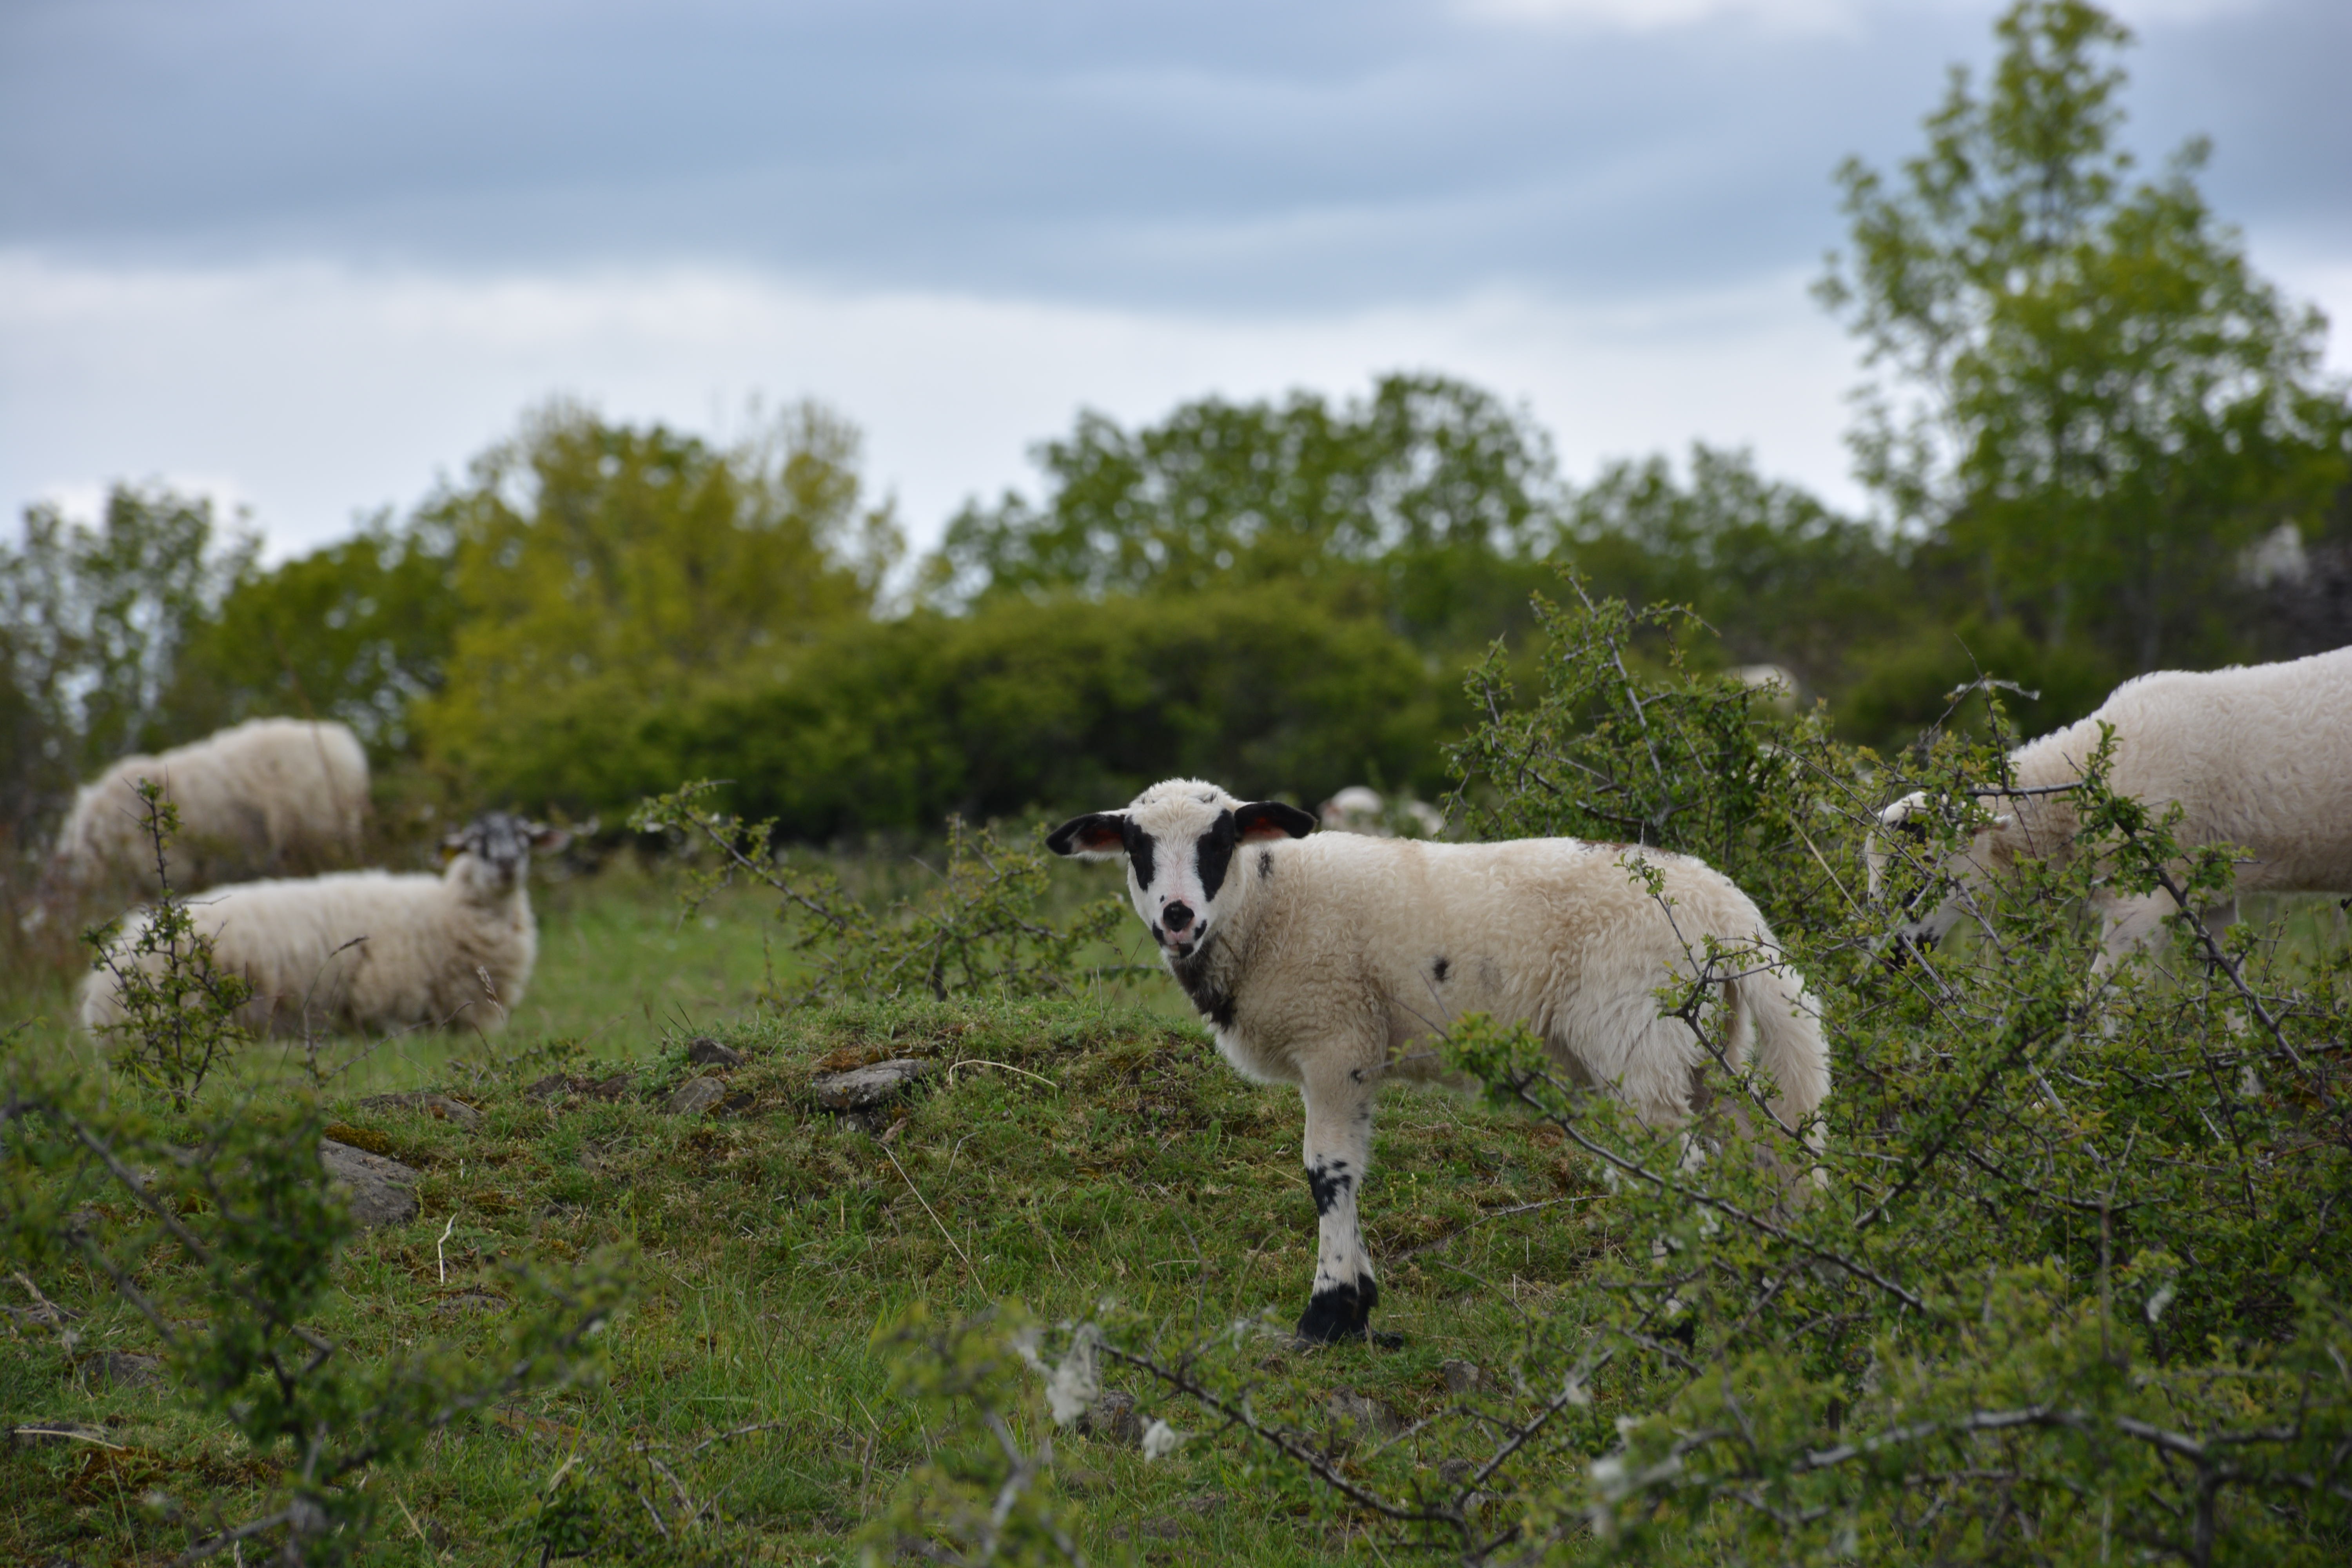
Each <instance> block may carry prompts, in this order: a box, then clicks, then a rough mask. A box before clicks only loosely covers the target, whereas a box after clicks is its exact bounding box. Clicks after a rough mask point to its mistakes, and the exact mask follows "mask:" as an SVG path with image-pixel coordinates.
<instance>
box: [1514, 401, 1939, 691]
mask: <svg viewBox="0 0 2352 1568" xmlns="http://www.w3.org/2000/svg"><path fill="white" fill-rule="evenodd" d="M1560 553H1562V554H1564V555H1565V556H1566V557H1567V558H1568V559H1569V560H1570V561H1571V562H1573V563H1574V564H1575V566H1576V569H1577V570H1578V572H1579V573H1580V574H1582V575H1583V576H1584V578H1585V579H1586V580H1587V581H1588V582H1590V583H1591V585H1592V587H1593V588H1594V590H1595V591H1596V592H1598V593H1601V594H1604V595H1614V596H1617V597H1620V598H1622V599H1625V600H1626V601H1627V602H1628V603H1630V604H1632V605H1635V606H1637V607H1642V606H1653V605H1690V606H1691V607H1692V608H1694V609H1696V611H1698V613H1699V615H1700V616H1702V617H1703V618H1704V619H1705V620H1706V623H1707V624H1708V625H1709V626H1713V627H1714V628H1715V630H1716V631H1717V634H1718V635H1719V636H1720V637H1721V639H1722V641H1721V647H1722V648H1723V651H1724V652H1725V653H1727V655H1729V657H1730V658H1734V659H1738V660H1746V661H1767V660H1769V661H1771V662H1775V663H1781V664H1786V665H1788V666H1790V668H1792V669H1793V670H1794V671H1795V672H1796V674H1797V675H1798V676H1799V678H1800V679H1802V680H1803V681H1804V682H1805V684H1806V686H1807V687H1808V688H1811V689H1817V690H1819V689H1831V688H1833V687H1837V686H1840V685H1843V682H1844V681H1845V679H1847V678H1848V677H1849V676H1850V675H1851V673H1852V671H1851V670H1850V669H1849V668H1847V667H1848V665H1849V663H1850V662H1851V661H1850V655H1851V654H1852V653H1853V650H1854V649H1855V648H1856V647H1857V646H1866V645H1868V644H1870V643H1871V642H1873V641H1874V640H1876V639H1879V638H1882V637H1885V636H1886V635H1887V634H1888V633H1889V632H1890V631H1892V630H1893V629H1895V623H1896V622H1897V621H1898V619H1899V617H1900V616H1901V615H1902V611H1903V606H1904V604H1905V595H1904V594H1903V592H1902V585H1903V583H1904V573H1905V567H1906V562H1905V559H1904V552H1902V551H1901V550H1900V549H1899V548H1897V547H1896V544H1895V542H1893V541H1890V540H1889V539H1888V538H1887V537H1886V536H1885V533H1884V532H1883V531H1879V530H1877V529H1874V528H1872V527H1871V526H1870V525H1868V524H1867V523H1864V522H1860V521H1855V520H1853V519H1852V518H1847V517H1842V516H1840V515H1839V514H1838V513H1836V512H1835V511H1832V510H1831V509H1830V508H1828V507H1827V506H1825V505H1823V504H1822V501H1821V500H1819V499H1818V498H1816V497H1814V496H1812V495H1810V494H1808V493H1807V492H1806V491H1804V490H1802V489H1799V488H1798V487H1797V486H1795V485H1790V484H1785V483H1782V482H1780V481H1778V480H1774V479H1766V478H1764V477H1763V476H1762V475H1760V474H1759V473H1758V472H1757V471H1756V465H1755V461H1754V459H1753V458H1751V457H1750V456H1749V455H1748V453H1746V452H1722V451H1717V450H1715V449H1713V448H1711V447H1706V446H1704V445H1700V446H1696V447H1693V448H1692V449H1691V457H1690V465H1689V480H1688V482H1687V483H1684V482H1682V481H1681V480H1679V479H1677V478H1676V476H1675V469H1674V467H1673V465H1671V464H1670V463H1668V462H1667V460H1666V459H1665V458H1646V459H1644V460H1643V461H1640V462H1632V461H1621V462H1616V463H1612V464H1609V465H1608V466H1607V467H1605V468H1602V469H1601V474H1600V476H1599V477H1598V478H1597V479H1595V480H1594V481H1593V483H1592V484H1591V486H1590V487H1589V488H1587V489H1581V490H1579V491H1578V492H1577V494H1576V496H1575V499H1574V500H1573V501H1572V502H1571V503H1570V508H1569V511H1568V518H1567V522H1566V526H1565V528H1564V530H1563V542H1562V548H1561V551H1560Z"/></svg>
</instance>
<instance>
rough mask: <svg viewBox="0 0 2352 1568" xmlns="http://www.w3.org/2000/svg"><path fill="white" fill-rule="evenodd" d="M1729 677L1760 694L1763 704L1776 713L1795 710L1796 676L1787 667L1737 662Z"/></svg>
mask: <svg viewBox="0 0 2352 1568" xmlns="http://www.w3.org/2000/svg"><path fill="white" fill-rule="evenodd" d="M1730 675H1731V679H1734V680H1736V681H1738V682H1739V684H1740V685H1742V686H1745V687H1746V688H1748V689H1749V690H1750V691H1755V692H1759V693H1761V694H1762V697H1763V700H1764V705H1765V706H1766V707H1768V708H1769V709H1771V710H1773V711H1774V712H1776V713H1794V712H1795V711H1796V710H1797V678H1796V677H1795V676H1794V675H1792V674H1790V672H1789V669H1788V667H1787V666H1785V665H1778V664H1738V665H1734V666H1732V668H1731V670H1730Z"/></svg>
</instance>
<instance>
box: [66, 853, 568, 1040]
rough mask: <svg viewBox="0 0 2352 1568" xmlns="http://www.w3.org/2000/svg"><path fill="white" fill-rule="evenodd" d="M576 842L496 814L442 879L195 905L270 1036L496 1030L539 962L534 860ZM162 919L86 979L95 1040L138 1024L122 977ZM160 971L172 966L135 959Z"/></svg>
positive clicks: (124, 939) (201, 899)
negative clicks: (127, 1019)
mask: <svg viewBox="0 0 2352 1568" xmlns="http://www.w3.org/2000/svg"><path fill="white" fill-rule="evenodd" d="M570 837H571V836H570V835H569V834H567V833H565V832H563V831H562V830H561V829H557V828H550V827H541V826H538V825H536V824H533V823H529V822H525V821H523V820H521V819H520V818H519V817H513V816H507V815H506V814H505V813H503V812H491V813H488V814H487V815H485V816H481V817H479V818H478V819H476V820H475V822H474V823H473V824H472V825H471V826H468V827H467V828H466V829H465V830H464V831H463V832H462V833H457V834H454V835H452V836H451V837H450V838H449V839H448V840H447V842H446V844H445V846H444V847H445V848H446V849H449V850H453V851H455V858H453V859H452V860H451V861H450V862H449V864H448V866H447V868H446V869H444V870H443V871H442V873H441V874H440V875H439V876H437V877H436V876H431V875H427V874H423V873H415V874H410V875H404V876H402V875H394V874H393V873H391V872H388V871H346V872H341V873H340V874H337V875H334V876H329V877H311V878H306V879H299V880H291V879H289V880H280V881H269V882H247V883H242V884H239V885H237V886H235V887H228V888H215V889H212V890H211V891H209V892H205V893H200V894H197V895H196V896H194V898H191V899H190V900H188V912H189V914H190V916H191V917H192V918H193V919H194V921H195V923H196V927H197V929H198V930H199V931H202V932H203V933H204V934H205V936H207V937H208V938H210V939H211V941H212V943H213V957H214V962H215V964H216V965H217V966H218V967H219V968H220V969H222V970H224V971H227V972H233V973H237V974H240V975H243V976H244V977H245V979H246V980H247V983H248V984H251V985H252V987H253V995H252V998H251V1000H250V1001H248V1002H247V1005H246V1006H245V1009H244V1021H245V1023H246V1024H247V1026H248V1027H250V1028H252V1029H253V1030H254V1031H255V1032H256V1033H257V1034H267V1033H277V1034H306V1033H310V1032H312V1031H320V1032H324V1031H326V1030H330V1029H347V1030H352V1031H354V1032H358V1031H368V1030H389V1029H404V1028H452V1027H482V1028H493V1027H496V1026H498V1025H499V1024H500V1023H502V1022H503V1021H504V1020H505V1017H506V1015H507V1014H508V1013H509V1011H511V1010H512V1009H513V1008H514V1007H515V1006H516V1005H517V1004H519V1003H520V1001H521V1000H522V994H523V989H524V987H525V986H526V985H528V984H530V971H531V965H532V963H533V962H534V961H535V960H536V959H537V957H538V954H539V932H538V929H537V928H536V926H534V925H533V923H532V921H531V913H530V889H528V887H527V886H526V885H525V884H526V882H527V879H528V877H529V872H530V856H531V851H532V850H534V849H537V850H540V851H541V852H547V851H551V850H555V849H560V848H562V847H563V845H564V844H565V843H566V842H568V841H569V839H570ZM149 918H150V917H149V916H148V915H147V914H145V913H144V912H142V913H138V914H134V915H133V916H132V917H131V920H130V921H127V922H126V924H125V929H124V931H122V932H121V934H120V935H119V936H117V937H116V938H115V940H114V941H113V942H111V943H110V945H109V948H108V952H107V956H106V957H105V958H104V959H102V960H101V961H100V964H99V966H98V967H97V968H96V969H95V971H94V972H93V973H91V974H90V976H89V979H88V980H87V981H86V982H84V984H83V985H82V993H81V1021H82V1025H83V1026H84V1027H85V1028H88V1029H89V1030H90V1031H91V1032H92V1033H97V1032H99V1031H100V1030H104V1029H109V1028H112V1027H115V1026H120V1025H121V1023H122V1022H123V1020H124V1009H123V1005H122V987H121V979H120V975H119V973H118V972H119V971H120V970H121V969H123V968H125V967H127V966H128V965H129V964H130V963H132V962H134V959H133V956H132V954H131V949H132V947H133V945H134V944H135V943H136V942H137V941H138V938H139V934H140V932H141V931H143V930H144V929H145V927H146V923H147V921H148V919H149ZM135 962H137V963H140V964H141V965H142V967H143V968H145V969H146V970H147V971H148V972H149V973H156V972H158V971H159V970H160V968H161V964H162V960H161V958H160V956H159V955H156V954H149V955H146V956H145V957H143V958H140V959H137V960H135Z"/></svg>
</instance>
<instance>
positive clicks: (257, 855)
mask: <svg viewBox="0 0 2352 1568" xmlns="http://www.w3.org/2000/svg"><path fill="white" fill-rule="evenodd" d="M142 779H152V780H153V781H154V782H155V783H156V784H158V785H159V786H161V788H162V790H163V797H164V798H165V799H166V800H169V801H170V802H171V803H172V804H173V805H175V806H177V807H178V808H179V812H180V834H179V839H178V842H177V845H176V846H175V853H174V855H173V859H174V862H175V879H179V876H180V875H184V876H185V878H186V879H187V880H188V881H191V882H198V881H210V880H215V879H218V878H220V877H223V876H236V875H246V876H250V875H253V874H255V873H257V872H264V871H270V870H276V869H280V868H287V867H289V866H290V867H293V868H301V869H310V868H313V867H314V865H315V863H317V862H320V861H327V860H333V859H339V858H345V859H347V858H350V857H352V855H353V854H355V853H356V851H357V850H358V847H359V842H360V829H361V826H362V817H363V816H364V815H365V812H366V807H367V799H368V765H367V753H366V752H364V751H362V750H361V748H360V742H359V739H358V737H357V736H355V735H353V734H352V732H351V731H350V730H349V729H347V728H346V727H344V726H343V725H341V724H335V723H317V724H314V723H306V722H304V721H300V720H295V719H253V720H248V721H246V722H245V723H242V724H239V725H236V727H235V728H233V729H227V730H222V731H217V732H215V733H214V734H211V735H208V736H206V737H205V739H203V740H201V741H195V742H191V743H189V744H187V745H184V746H178V747H174V748H173V750H171V751H168V752H163V754H162V755H160V756H152V757H150V756H131V757H123V758H121V759H120V760H119V761H117V762H115V763H113V764H111V765H110V766H109V767H108V768H107V770H106V771H105V772H104V773H100V775H99V776H98V777H97V778H96V779H93V780H92V781H91V782H89V784H84V785H83V786H82V787H81V788H80V789H79V791H77V792H76V794H75V795H74V804H73V809H72V811H71V812H69V813H68V815H67V817H66V821H65V826H63V827H62V828H61V829H59V831H58V842H57V847H56V848H55V849H54V850H53V851H52V852H51V855H50V866H49V873H48V885H49V888H50V889H51V890H52V891H53V892H61V891H63V890H65V889H73V890H75V891H79V892H90V891H95V890H97V889H100V888H102V887H105V886H106V885H107V884H109V883H128V885H129V886H130V887H131V888H132V889H136V890H138V891H141V892H143V893H145V894H148V895H150V896H152V895H153V894H154V893H156V892H159V891H161V885H160V884H159V883H158V882H157V881H156V876H155V852H154V847H153V845H152V842H151V841H150V840H149V838H148V837H147V830H146V826H145V819H146V809H145V807H144V806H143V805H142V803H141V801H140V799H139V796H138V794H137V786H138V784H139V781H140V780H142ZM177 868H186V869H185V871H184V873H183V872H179V871H178V870H177Z"/></svg>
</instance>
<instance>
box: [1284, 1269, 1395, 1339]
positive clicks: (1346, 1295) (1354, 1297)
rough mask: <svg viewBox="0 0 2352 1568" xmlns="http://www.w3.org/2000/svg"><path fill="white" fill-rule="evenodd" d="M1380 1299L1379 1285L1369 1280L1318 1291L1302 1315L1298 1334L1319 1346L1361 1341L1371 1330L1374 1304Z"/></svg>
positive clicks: (1360, 1280)
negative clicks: (1346, 1341)
mask: <svg viewBox="0 0 2352 1568" xmlns="http://www.w3.org/2000/svg"><path fill="white" fill-rule="evenodd" d="M1380 1299H1381V1288H1380V1286H1379V1285H1378V1284H1376V1283H1375V1282H1374V1281H1372V1280H1370V1279H1359V1280H1357V1281H1356V1282H1355V1283H1354V1284H1352V1285H1333V1286H1328V1287H1326V1288H1325V1289H1320V1290H1318V1291H1316V1292H1315V1294H1314V1295H1313V1297H1311V1298H1310V1299H1309V1300H1307V1310H1306V1311H1305V1312H1304V1313H1303V1314H1301V1315H1300V1317H1299V1320H1298V1337H1299V1338H1300V1339H1301V1340H1303V1341H1305V1342H1307V1343H1308V1344H1316V1345H1335V1344H1338V1343H1339V1342H1340V1341H1342V1340H1360V1339H1362V1338H1364V1337H1365V1336H1366V1335H1368V1334H1369V1333H1370V1332H1371V1323H1372V1307H1373V1305H1374V1304H1375V1303H1377V1302H1378V1301H1379V1300H1380Z"/></svg>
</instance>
